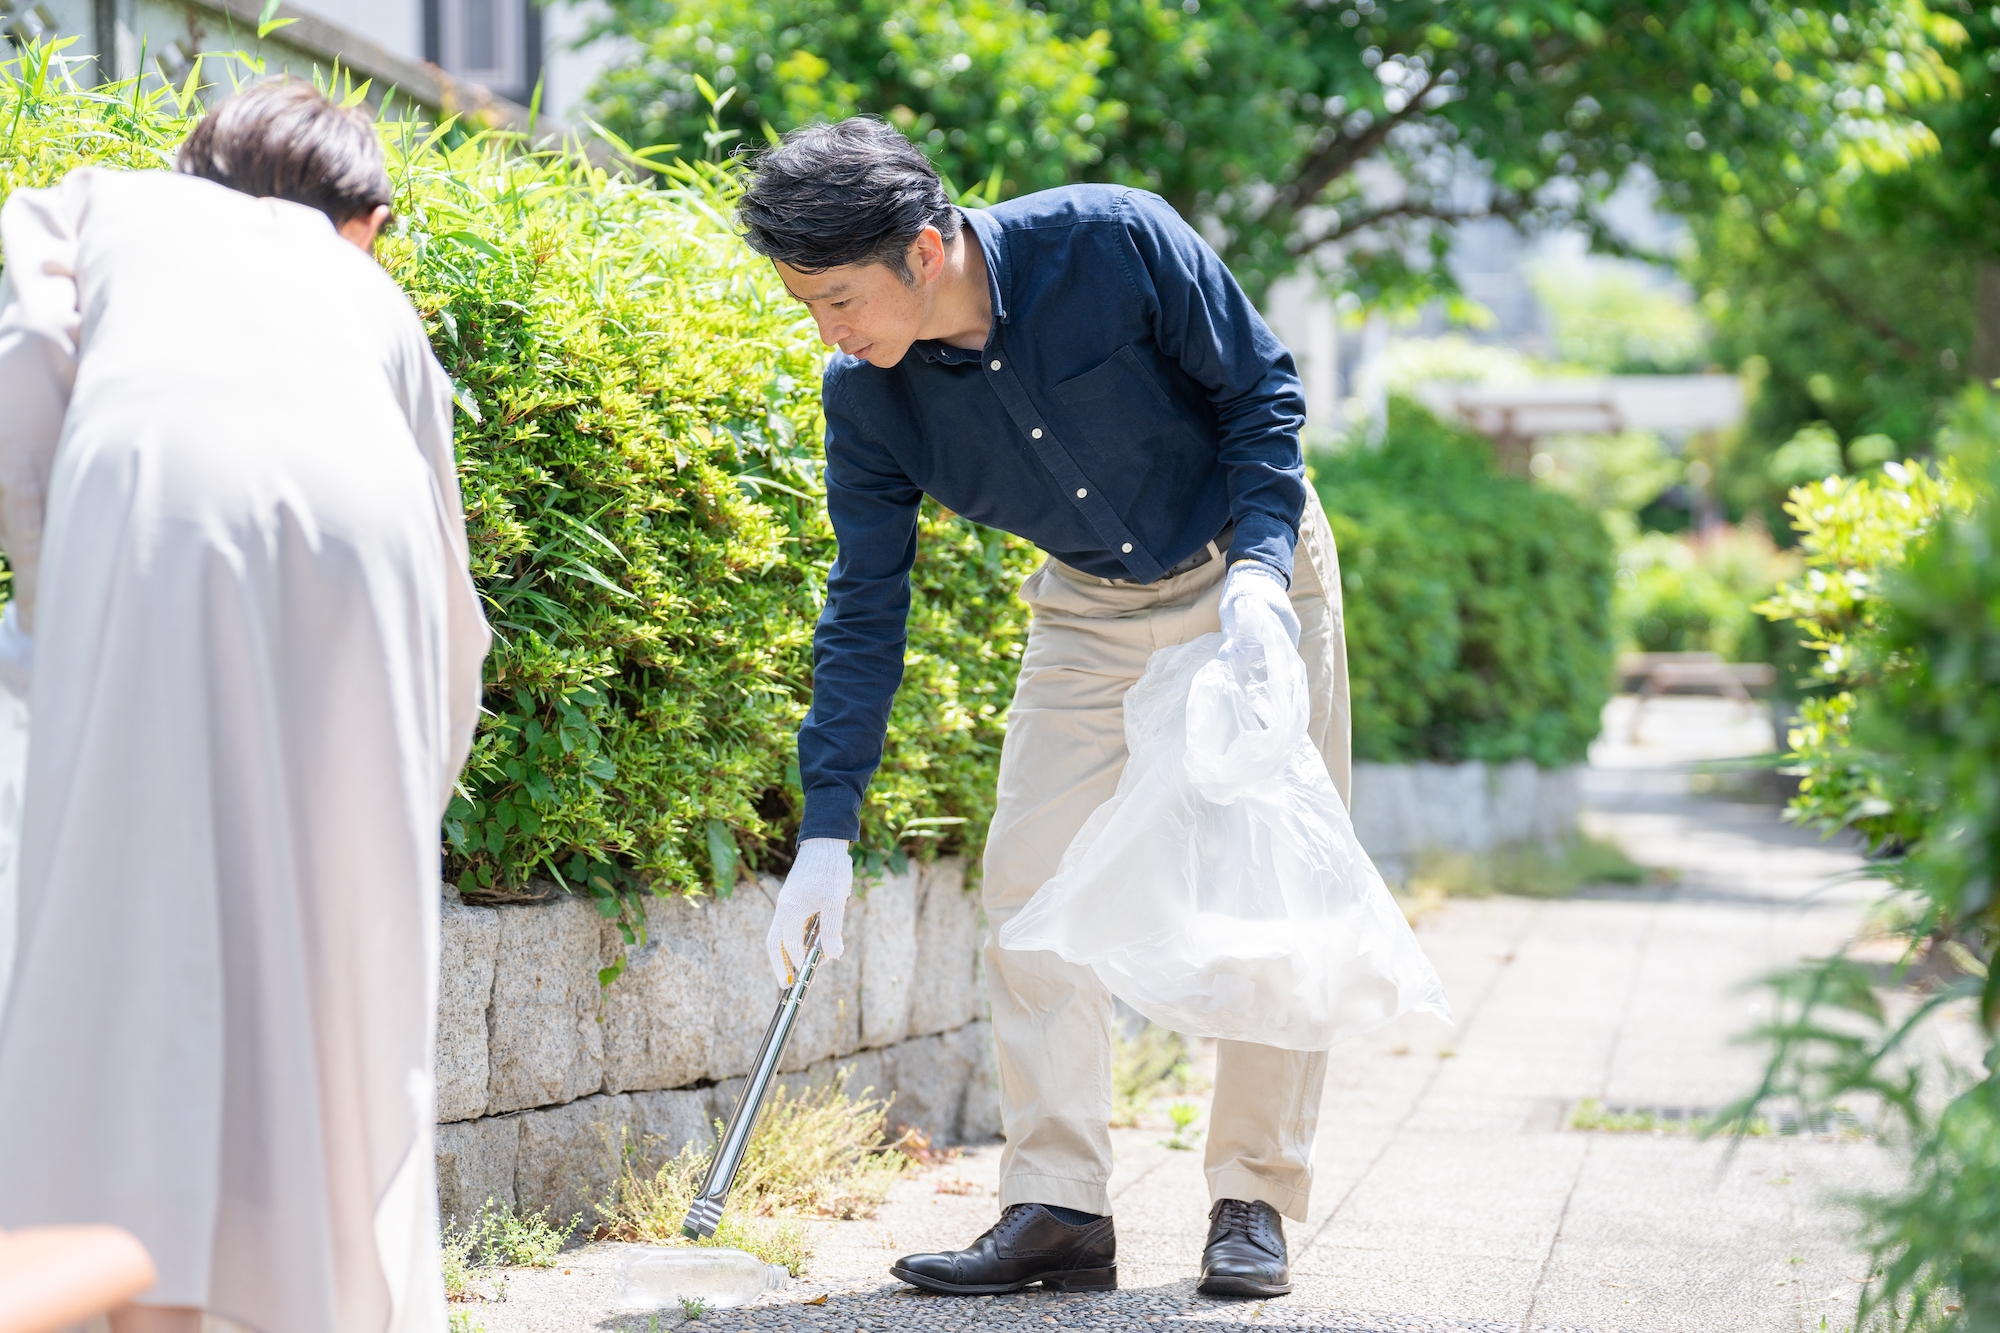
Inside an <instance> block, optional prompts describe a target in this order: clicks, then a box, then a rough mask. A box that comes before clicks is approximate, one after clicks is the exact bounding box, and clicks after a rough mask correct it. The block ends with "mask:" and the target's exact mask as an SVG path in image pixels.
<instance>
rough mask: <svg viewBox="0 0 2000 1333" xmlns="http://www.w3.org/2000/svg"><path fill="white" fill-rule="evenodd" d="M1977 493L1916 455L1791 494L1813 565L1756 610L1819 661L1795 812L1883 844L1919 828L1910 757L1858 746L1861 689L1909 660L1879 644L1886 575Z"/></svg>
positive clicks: (1799, 736)
mask: <svg viewBox="0 0 2000 1333" xmlns="http://www.w3.org/2000/svg"><path fill="white" fill-rule="evenodd" d="M1969 501H1970V492H1969V491H1968V490H1967V489H1966V488H1965V487H1963V486H1962V485H1961V484H1960V483H1959V482H1958V480H1957V477H1956V473H1955V472H1954V471H1953V470H1952V469H1951V468H1950V467H1949V466H1946V467H1943V468H1940V469H1938V470H1933V469H1932V468H1930V467H1928V466H1926V465H1925V464H1922V463H1915V462H1912V463H1889V464H1886V465H1885V466H1884V467H1883V468H1882V470H1881V471H1880V472H1879V473H1875V474H1871V475H1869V476H1863V477H1839V476H1830V477H1827V478H1825V479H1823V480H1821V481H1816V482H1813V483H1812V484H1810V485H1806V486H1800V487H1797V488H1796V489H1794V490H1793V491H1792V493H1791V497H1790V498H1789V499H1788V500H1787V501H1786V502H1785V512H1786V513H1788V514H1790V515H1791V517H1792V526H1793V528H1794V529H1795V530H1796V531H1797V533H1798V537H1799V551H1800V553H1801V554H1802V556H1803V557H1804V561H1805V568H1804V571H1803V573H1802V575H1801V576H1800V577H1799V578H1797V579H1795V580H1793V581H1792V582H1789V583H1786V584H1785V585H1783V586H1782V587H1780V588H1778V589H1777V590H1776V591H1775V592H1774V593H1773V594H1772V596H1770V597H1769V598H1767V599H1766V600H1765V601H1763V602H1761V603H1759V604H1758V606H1757V607H1756V610H1757V612H1758V613H1759V614H1760V615H1762V616H1764V617H1766V618H1767V619H1769V620H1771V621H1774V622H1776V623H1778V624H1779V625H1780V626H1782V627H1785V628H1786V629H1787V630H1788V634H1789V637H1791V638H1793V639H1796V640H1798V641H1799V642H1801V643H1802V644H1803V645H1804V646H1805V648H1806V649H1807V650H1808V652H1809V653H1810V655H1811V657H1812V659H1813V665H1812V667H1811V670H1810V672H1809V674H1808V676H1807V683H1808V684H1809V686H1810V687H1811V689H1810V693H1811V694H1812V697H1808V698H1806V699H1804V700H1803V701H1802V702H1801V704H1800V707H1799V719H1798V725H1797V726H1796V727H1794V728H1793V729H1792V732H1791V734H1790V736H1789V737H1787V743H1788V744H1789V746H1790V747H1791V752H1792V762H1793V764H1794V766H1795V767H1796V769H1797V770H1798V773H1799V776H1800V784H1799V795H1798V796H1797V797H1796V798H1795V799H1794V800H1793V801H1792V803H1791V806H1790V808H1789V813H1790V814H1791V816H1792V817H1793V818H1794V819H1797V820H1799V821H1801V822H1803V823H1808V824H1812V825H1814V826H1815V827H1818V828H1821V829H1825V830H1829V831H1830V830H1833V829H1837V828H1854V829H1856V830H1857V831H1859V832H1860V833H1861V834H1863V835H1864V836H1865V837H1867V838H1868V839H1869V841H1870V843H1871V844H1872V845H1874V846H1875V847H1877V848H1884V847H1891V846H1900V845H1903V844H1906V843H1909V842H1911V841H1914V840H1915V839H1916V838H1917V837H1918V836H1919V834H1920V830H1921V827H1922V825H1923V823H1924V822H1925V820H1926V819H1927V818H1928V814H1927V812H1926V809H1925V808H1924V807H1923V806H1922V804H1921V803H1920V802H1918V801H1916V800H1914V799H1910V798H1911V797H1913V796H1914V793H1910V792H1908V791H1907V790H1906V784H1905V782H1904V771H1905V770H1904V766H1903V765H1902V764H1901V763H1900V762H1899V761H1896V760H1889V761H1888V762H1884V761H1883V758H1882V756H1879V755H1875V754H1872V753H1870V752H1868V751H1866V750H1861V749H1857V748H1856V747H1854V746H1853V745H1852V744H1851V743H1850V736H1849V731H1850V728H1851V725H1852V720H1853V713H1854V707H1855V700H1856V693H1855V692H1856V691H1857V690H1863V691H1865V690H1867V689H1869V688H1871V687H1873V686H1875V685H1877V684H1879V683H1881V681H1882V680H1883V679H1884V673H1885V672H1887V673H1890V674H1893V673H1894V672H1895V671H1897V670H1898V669H1899V668H1900V667H1901V666H1903V665H1905V662H1904V659H1901V658H1899V657H1897V656H1895V655H1893V654H1885V653H1884V652H1883V651H1882V647H1881V645H1880V643H1879V627H1880V621H1881V617H1882V615H1883V611H1884V606H1885V603H1884V600H1883V592H1884V587H1885V580H1886V578H1887V577H1888V576H1889V575H1890V573H1891V572H1892V571H1894V570H1895V569H1897V568H1898V567H1899V566H1900V565H1901V564H1902V562H1903V560H1904V558H1905V556H1906V555H1907V553H1908V551H1909V549H1910V547H1911V545H1912V543H1914V542H1916V541H1918V540H1919V539H1920V538H1921V537H1922V536H1923V534H1924V533H1925V532H1927V531H1929V529H1930V528H1931V527H1932V525H1933V524H1935V522H1936V521H1937V519H1938V516H1939V514H1940V513H1942V512H1944V511H1946V510H1947V509H1951V510H1956V511H1961V512H1962V511H1963V509H1964V508H1965V506H1966V505H1967V504H1968V503H1969ZM1899 793H1900V795H1899Z"/></svg>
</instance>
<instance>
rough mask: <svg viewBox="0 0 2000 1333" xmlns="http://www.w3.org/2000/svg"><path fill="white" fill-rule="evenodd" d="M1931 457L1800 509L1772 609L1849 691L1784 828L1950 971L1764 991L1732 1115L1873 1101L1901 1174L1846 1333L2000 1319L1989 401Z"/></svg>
mask: <svg viewBox="0 0 2000 1333" xmlns="http://www.w3.org/2000/svg"><path fill="white" fill-rule="evenodd" d="M1940 443H1941V444H1942V445H1943V446H1944V452H1945V454H1946V456H1947V457H1948V459H1949V462H1948V463H1947V464H1946V465H1945V466H1944V467H1942V468H1941V469H1939V471H1938V472H1937V473H1935V474H1934V473H1931V472H1928V471H1926V470H1924V469H1922V468H1920V467H1918V466H1916V465H1914V464H1911V465H1900V466H1899V465H1893V464H1892V465H1889V466H1887V467H1885V468H1884V470H1883V476H1882V478H1881V479H1880V480H1879V481H1876V482H1873V483H1864V482H1859V481H1845V480H1842V479H1840V478H1829V479H1827V480H1826V481H1824V482H1821V483H1819V484H1817V485H1814V486H1808V487H1802V488H1800V489H1799V490H1797V491H1795V492H1794V493H1793V497H1792V504H1791V506H1790V508H1791V510H1792V512H1793V514H1794V518H1795V520H1796V522H1797V524H1798V527H1799V528H1800V531H1801V533H1802V543H1801V544H1802V545H1803V546H1804V548H1805V550H1806V559H1807V565H1808V569H1807V574H1806V578H1805V579H1803V580H1801V581H1800V583H1798V584H1795V585H1793V586H1791V587H1789V588H1787V589H1785V590H1784V591H1783V592H1782V593H1781V594H1780V595H1779V596H1778V597H1776V598H1773V599H1772V601H1771V602H1770V603H1768V604H1767V607H1766V610H1767V613H1769V614H1772V615H1777V616H1788V617H1790V618H1791V620H1792V621H1793V623H1795V624H1797V625H1798V626H1800V627H1801V629H1802V630H1803V631H1804V632H1805V634H1806V635H1807V637H1808V640H1809V642H1811V643H1812V644H1813V645H1814V647H1815V648H1816V649H1817V650H1818V652H1819V653H1820V656H1821V657H1822V659H1823V668H1822V669H1823V671H1824V673H1825V674H1826V675H1827V676H1828V677H1829V678H1830V679H1832V680H1834V681H1835V682H1836V683H1838V684H1840V685H1841V686H1843V687H1844V688H1843V689H1842V691H1841V692H1840V693H1839V694H1837V695H1835V696H1833V697H1831V698H1830V699H1828V700H1826V701H1824V702H1825V703H1826V705H1827V707H1826V709H1825V710H1823V712H1822V713H1821V714H1819V715H1815V714H1810V713H1809V714H1808V720H1809V722H1810V723H1811V725H1810V726H1808V727H1805V728H1801V731H1800V732H1795V733H1794V740H1793V745H1794V748H1795V749H1796V750H1797V751H1798V752H1799V758H1800V759H1801V761H1802V762H1803V764H1804V766H1805V768H1806V770H1807V773H1808V781H1809V782H1810V783H1811V784H1812V785H1810V786H1808V787H1807V789H1806V790H1805V792H1804V793H1803V794H1802V795H1801V797H1800V799H1799V801H1798V802H1797V803H1796V804H1795V806H1794V812H1795V813H1796V814H1798V815H1800V816H1802V817H1806V818H1810V819H1812V820H1814V821H1816V822H1819V823H1821V824H1823V825H1826V826H1830V827H1843V826H1853V827H1858V828H1859V829H1860V830H1861V831H1862V832H1863V833H1865V834H1867V835H1868V836H1869V837H1870V838H1871V839H1872V840H1873V841H1874V843H1875V844H1876V846H1877V848H1878V850H1880V851H1882V852H1884V853H1887V854H1888V855H1887V856H1886V857H1885V859H1883V860H1881V861H1879V862H1878V863H1877V866H1876V871H1877V873H1878V874H1879V875H1881V876H1882V877H1883V878H1886V879H1887V880H1888V881H1889V882H1890V883H1891V884H1892V885H1893V886H1895V887H1896V888H1897V889H1898V890H1900V891H1901V895H1902V898H1901V901H1900V902H1898V903H1897V908H1898V910H1897V911H1895V912H1893V913H1889V914H1884V915H1893V916H1894V917H1895V918H1896V919H1898V921H1899V922H1900V924H1899V925H1898V927H1897V932H1898V933H1900V934H1901V935H1902V936H1903V937H1904V940H1905V943H1906V944H1907V946H1908V954H1907V955H1906V957H1907V958H1909V959H1914V958H1916V957H1917V956H1918V955H1919V954H1920V953H1923V952H1929V951H1930V950H1932V949H1935V951H1936V953H1937V954H1938V955H1940V956H1941V959H1943V960H1949V963H1950V968H1949V970H1947V969H1945V968H1943V967H1939V968H1938V969H1937V979H1936V980H1935V981H1934V982H1933V983H1932V984H1931V985H1929V986H1927V987H1926V988H1925V989H1926V990H1927V991H1928V993H1927V994H1923V995H1921V996H1920V997H1912V998H1913V999H1915V1000H1917V1002H1916V1003H1915V1004H1914V1005H1911V1004H1896V1005H1890V1004H1887V1003H1885V1002H1884V1000H1883V997H1882V996H1881V995H1880V994H1879V993H1878V992H1877V990H1876V988H1875V985H1874V978H1873V977H1872V975H1871V972H1870V969H1869V968H1868V967H1867V965H1865V964H1864V963H1862V962H1859V961H1857V960H1854V959H1851V958H1848V957H1846V956H1844V955H1842V954H1836V955H1834V956H1833V957H1831V958H1828V959H1824V960H1821V961H1818V962H1813V963H1809V964H1807V965H1805V966H1803V967H1800V968H1796V969H1792V970H1790V971H1788V972H1785V973H1782V974H1780V975H1778V976H1777V977H1774V978H1772V986H1773V988H1774V990H1775V991H1776V995H1777V999H1778V1004H1777V1005H1776V1006H1775V1007H1774V1017H1773V1019H1772V1021H1771V1022H1769V1023H1768V1024H1766V1025H1764V1026H1763V1027H1762V1028H1760V1029H1759V1030H1758V1033H1757V1034H1756V1035H1757V1036H1758V1037H1760V1038H1761V1039H1762V1040H1763V1042H1764V1043H1765V1044H1766V1045H1767V1048H1768V1050H1769V1064H1768V1066H1767V1068H1766V1071H1765V1076H1764V1079H1763V1082H1762V1083H1761V1085H1760V1086H1759V1087H1758V1088H1757V1089H1756V1090H1755V1091H1754V1092H1753V1093H1752V1094H1751V1095H1750V1096H1748V1097H1746V1098H1745V1099H1743V1101H1741V1102H1740V1103H1738V1104H1737V1106H1735V1107H1733V1108H1731V1113H1730V1114H1731V1117H1732V1118H1733V1119H1734V1120H1735V1122H1736V1123H1738V1124H1744V1123H1749V1122H1750V1121H1751V1119H1752V1117H1753V1116H1754V1114H1755V1112H1756V1111H1757V1110H1758V1108H1760V1107H1761V1106H1763V1105H1764V1104H1766V1103H1767V1102H1770V1101H1772V1100H1774V1099H1785V1100H1791V1101H1795V1102H1797V1103H1799V1104H1800V1106H1801V1108H1802V1110H1803V1112H1804V1114H1803V1115H1802V1116H1801V1119H1807V1120H1810V1119H1812V1118H1814V1117H1816V1116H1818V1115H1820V1114H1823V1113H1824V1112H1825V1111H1826V1110H1827V1109H1829V1108H1833V1107H1835V1106H1837V1105H1839V1104H1840V1103H1842V1102H1843V1101H1845V1100H1852V1099H1854V1098H1856V1097H1857V1096H1859V1097H1865V1098H1867V1099H1870V1100H1872V1101H1873V1102H1875V1103H1876V1104H1877V1105H1878V1106H1879V1107H1880V1108H1881V1112H1882V1116H1881V1119H1882V1125H1881V1128H1882V1130H1883V1132H1884V1133H1885V1136H1887V1137H1889V1138H1890V1139H1891V1140H1892V1141H1893V1142H1895V1143H1897V1144H1898V1145H1899V1146H1900V1147H1901V1148H1903V1149H1904V1150H1905V1151H1906V1152H1907V1163H1908V1168H1909V1175H1908V1178H1907V1180H1906V1181H1904V1182H1903V1183H1902V1184H1901V1185H1900V1187H1898V1188H1895V1189H1891V1190H1888V1191H1885V1192H1882V1193H1879V1194H1876V1195H1874V1196H1872V1197H1867V1198H1864V1199H1863V1200H1862V1201H1861V1202H1862V1207H1863V1217H1864V1228H1863V1237H1862V1239H1863V1241H1864V1243H1865V1244H1866V1246H1867V1247H1868V1249H1869V1250H1870V1251H1871V1253H1872V1254H1873V1257H1874V1260H1875V1263H1876V1266H1877V1269H1878V1271H1879V1272H1880V1274H1881V1281H1880V1282H1878V1283H1874V1284H1871V1285H1870V1287H1869V1288H1868V1289H1867V1291H1866V1292H1865V1293H1864V1296H1863V1302H1862V1307H1861V1309H1860V1311H1859V1312H1858V1316H1859V1317H1858V1319H1857V1322H1856V1327H1860V1328H1867V1327H1878V1326H1885V1327H1908V1328H1929V1329H1938V1330H1953V1331H1955V1333H1974V1331H1975V1330H1985V1329H1990V1328H1993V1327H1995V1326H1996V1322H2000V1246H1996V1244H1995V1239H1994V1238H1995V1236H1996V1234H2000V1232H1996V1224H2000V966H1996V962H2000V959H1996V957H1995V946H1996V944H2000V777H1996V775H2000V561H1996V558H1995V557H1996V554H2000V404H1996V402H1995V400H1994V399H1993V398H1992V397H1991V396H1989V395H1988V394H1987V393H1985V392H1984V391H1983V390H1980V389H1977V388H1975V389H1973V390H1970V391H1968V393H1967V396H1966V397H1965V398H1964V399H1962V400H1961V401H1960V403H1959V405H1958V407H1957V410H1956V412H1955V414H1954V416H1953V419H1952V423H1951V427H1950V429H1949V430H1948V431H1947V433H1946V436H1945V438H1944V439H1943V440H1941V441H1940ZM1953 1011H1957V1012H1958V1013H1961V1014H1966V1015H1967V1016H1968V1017H1970V1018H1971V1019H1972V1020H1973V1022H1974V1023H1975V1024H1976V1025H1977V1027H1976V1031H1978V1032H1979V1033H1980V1035H1982V1037H1983V1039H1984V1040H1986V1041H1987V1042H1990V1043H1992V1044H1991V1045H1990V1046H1989V1048H1988V1049H1987V1050H1986V1052H1985V1053H1984V1055H1983V1057H1981V1059H1980V1062H1979V1063H1980V1064H1982V1065H1983V1066H1984V1067H1983V1069H1981V1068H1977V1067H1970V1068H1968V1067H1966V1062H1963V1061H1958V1060H1954V1059H1953V1058H1952V1056H1951V1054H1950V1053H1949V1052H1950V1051H1951V1049H1952V1048H1953V1046H1954V1045H1956V1044H1957V1043H1955V1042H1952V1041H1948V1040H1938V1039H1937V1037H1936V1035H1935V1032H1934V1024H1935V1020H1936V1019H1937V1017H1938V1016H1939V1015H1941V1014H1945V1013H1950V1012H1953ZM1968 1011H1969V1012H1968Z"/></svg>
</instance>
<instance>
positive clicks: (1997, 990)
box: [1854, 390, 2000, 1026]
mask: <svg viewBox="0 0 2000 1333" xmlns="http://www.w3.org/2000/svg"><path fill="white" fill-rule="evenodd" d="M1946 447H1947V448H1948V449H1949V450H1950V452H1951V457H1952V461H1953V463H1954V465H1955V474H1956V476H1957V477H1961V478H1963V480H1961V481H1959V483H1958V485H1957V486H1956V487H1955V488H1954V491H1953V493H1952V494H1951V495H1948V496H1947V497H1945V500H1944V504H1943V509H1942V517H1941V519H1940V521H1939V522H1938V523H1937V524H1936V526H1935V528H1934V529H1933V530H1932V531H1931V532H1929V533H1928V534H1926V535H1925V536H1924V537H1923V538H1922V539H1921V540H1920V542H1919V543H1918V544H1917V545H1916V546H1915V547H1914V548H1913V549H1912V550H1911V552H1910V554H1909V556H1908V559H1907V560H1906V562H1905V563H1904V566H1903V568H1902V569H1901V570H1900V571H1899V572H1898V573H1897V575H1896V576H1895V578H1894V579H1893V580H1892V582H1891V584H1890V589H1889V596H1888V598H1887V599H1886V604H1885V605H1884V607H1883V608H1882V610H1881V612H1880V614H1879V617H1878V619H1877V622H1876V630H1875V634H1876V641H1875V645H1874V648H1873V655H1874V656H1875V657H1876V659H1877V660H1878V661H1879V662H1880V663H1881V664H1882V665H1881V667H1880V668H1879V683H1878V684H1876V685H1875V687H1874V688H1873V689H1869V690H1865V691H1863V692H1862V696H1861V702H1860V703H1859V705H1858V706H1857V708H1856V711H1855V719H1854V741H1855V745H1856V748H1857V749H1859V750H1861V751H1864V752H1871V753H1876V754H1881V755H1885V756H1892V757H1893V758H1894V760H1896V761H1898V762H1900V763H1901V764H1902V765H1903V766H1904V767H1905V769H1906V771H1907V774H1908V777H1907V783H1908V785H1907V789H1906V790H1907V791H1908V792H1909V796H1908V798H1907V803H1908V804H1909V805H1911V806H1913V807H1915V808H1917V809H1920V810H1932V811H1935V812H1936V814H1935V815H1934V816H1933V817H1932V819H1931V822H1930V824H1929V827H1927V828H1926V829H1925V830H1924V833H1923V836H1922V837H1921V838H1920V839H1915V840H1913V843H1914V845H1913V849H1912V852H1911V856H1910V864H1909V868H1908V874H1909V876H1910V877H1911V879H1912V881H1913V882H1916V883H1919V884H1921V885H1922V887H1923V893H1924V895H1925V897H1926V898H1927V900H1928V902H1929V904H1930V907H1931V910H1932V911H1933V912H1934V913H1935V914H1936V921H1935V922H1934V923H1933V924H1934V925H1935V926H1937V927H1939V928H1942V929H1944V930H1946V931H1950V930H1955V929H1961V928H1964V927H1966V926H1967V924H1968V923H1971V924H1972V925H1974V926H1975V927H1976V928H1977V929H1978V930H1981V931H1983V932H1985V934H1986V937H1987V939H1988V940H1989V942H1990V941H1991V940H1992V939H1993V937H1994V936H1995V935H1996V934H2000V892H1996V891H1997V890H2000V401H1996V400H1995V399H1994V398H1993V397H1992V396H1991V395H1989V394H1987V393H1985V392H1984V391H1981V390H1972V391H1969V392H1968V394H1967V395H1966V396H1965V397H1964V398H1963V399H1962V400H1961V401H1960V404H1959V406H1958V408H1957V410H1956V413H1955V415H1954V417H1953V419H1952V429H1951V431H1950V432H1949V433H1948V434H1947V435H1946ZM1985 1005H1986V1008H1985V1017H1986V1020H1987V1022H1988V1024H1989V1026H1991V1025H1993V1023H1994V1022H1995V1020H1996V1019H2000V983H1995V984H1992V985H1989V986H1988V987H1987V990H1986V1001H1985Z"/></svg>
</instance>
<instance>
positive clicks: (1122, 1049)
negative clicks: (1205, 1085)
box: [1111, 1022, 1195, 1126]
mask: <svg viewBox="0 0 2000 1333" xmlns="http://www.w3.org/2000/svg"><path fill="white" fill-rule="evenodd" d="M1194 1085H1195V1071H1194V1059H1193V1054H1192V1053H1191V1052H1190V1051H1189V1050H1188V1043H1187V1038H1185V1037H1183V1036H1182V1035H1181V1034H1180V1033H1178V1032H1169V1031H1167V1029H1165V1028H1163V1027H1160V1026H1159V1025H1157V1024H1155V1023H1151V1022H1148V1023H1145V1024H1144V1025H1143V1026H1141V1027H1140V1028H1139V1029H1138V1030H1137V1031H1134V1032H1128V1031H1127V1030H1126V1028H1125V1025H1124V1024H1122V1023H1121V1024H1119V1025H1118V1026H1116V1027H1114V1028H1113V1029H1112V1032H1111V1123H1112V1124H1113V1125H1125V1126H1132V1125H1137V1124H1138V1123H1139V1122H1140V1120H1142V1119H1144V1118H1145V1117H1146V1116H1147V1115H1148V1114H1150V1113H1151V1111H1152V1109H1153V1103H1154V1102H1155V1101H1157V1100H1158V1099H1159V1098H1160V1097H1161V1096H1163V1095H1165V1094H1167V1093H1169V1092H1189V1091H1193V1090H1195V1088H1194Z"/></svg>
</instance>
